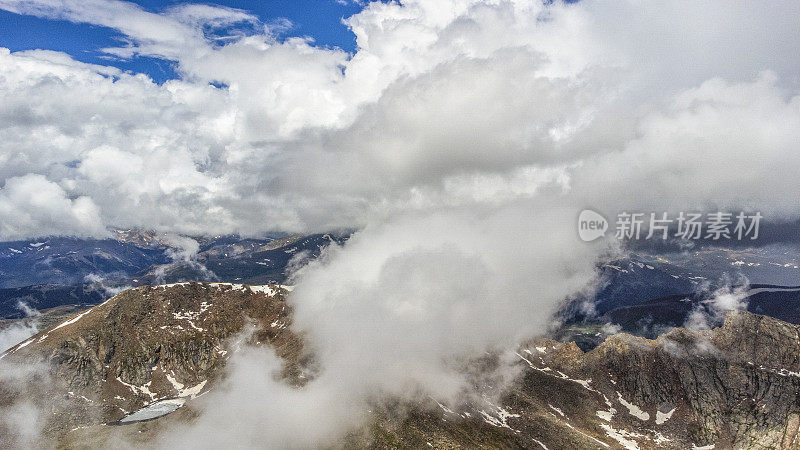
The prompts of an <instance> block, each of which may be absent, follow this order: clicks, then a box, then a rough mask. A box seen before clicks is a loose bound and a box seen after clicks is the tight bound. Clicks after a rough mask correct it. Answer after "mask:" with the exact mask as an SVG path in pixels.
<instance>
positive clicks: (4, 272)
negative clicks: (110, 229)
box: [0, 237, 171, 288]
mask: <svg viewBox="0 0 800 450" xmlns="http://www.w3.org/2000/svg"><path fill="white" fill-rule="evenodd" d="M167 249H168V247H166V246H163V245H146V246H142V245H141V244H138V243H133V242H126V241H121V240H115V239H102V240H99V239H77V238H66V237H52V238H46V239H41V240H37V241H15V242H0V288H13V287H22V286H31V285H40V284H50V285H75V284H80V283H83V282H84V281H85V278H86V276H87V275H89V274H95V275H97V276H100V277H104V278H125V277H129V276H132V275H134V274H136V273H137V272H139V271H141V270H143V269H145V268H147V267H150V266H152V265H155V264H166V263H168V262H170V261H171V259H170V258H169V257H168V256H167V254H166V250H167Z"/></svg>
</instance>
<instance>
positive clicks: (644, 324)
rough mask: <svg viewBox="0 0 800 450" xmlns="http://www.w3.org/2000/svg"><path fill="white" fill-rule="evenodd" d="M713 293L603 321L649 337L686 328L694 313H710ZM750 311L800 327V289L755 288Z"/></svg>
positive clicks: (640, 307)
mask: <svg viewBox="0 0 800 450" xmlns="http://www.w3.org/2000/svg"><path fill="white" fill-rule="evenodd" d="M711 295H712V294H710V293H707V292H706V293H691V292H689V293H686V294H684V295H672V296H668V297H663V298H656V299H651V300H647V301H643V302H640V303H636V304H632V305H626V306H620V307H617V308H614V309H612V310H609V311H606V312H605V314H604V315H603V316H602V317H601V321H605V322H611V323H614V324H617V325H620V326H621V327H622V329H623V330H625V331H627V332H629V333H633V334H637V335H641V336H648V337H655V336H658V335H659V334H660V333H661V332H663V331H665V330H666V329H668V328H670V327H680V326H683V325H684V324H685V323H686V322H687V320H688V319H689V315H690V314H691V313H692V311H695V310H699V311H701V312H708V314H711V312H710V311H707V309H708V308H709V305H708V304H707V301H708V300H709V298H710V297H711ZM743 300H744V301H746V302H747V310H748V311H750V312H753V313H756V314H762V315H765V316H770V317H774V318H776V319H780V320H783V321H786V322H789V323H792V324H796V325H797V324H800V286H773V285H762V284H754V285H750V286H749V289H748V290H747V291H746V297H745V298H744V299H743Z"/></svg>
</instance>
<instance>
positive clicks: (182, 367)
mask: <svg viewBox="0 0 800 450" xmlns="http://www.w3.org/2000/svg"><path fill="white" fill-rule="evenodd" d="M286 292H287V288H286V287H282V286H246V285H237V284H225V283H180V284H175V285H167V286H143V287H139V288H135V289H131V290H128V291H125V292H123V293H121V294H119V295H117V296H115V297H113V298H112V299H110V300H108V301H106V302H105V303H102V304H100V305H98V306H95V307H93V308H91V309H89V310H86V311H84V312H81V313H79V314H77V315H74V316H73V317H71V318H69V319H68V320H66V321H64V322H61V323H60V324H58V325H56V326H53V327H51V328H48V329H46V330H44V331H42V332H40V333H39V334H37V335H36V336H33V337H32V338H30V339H28V340H26V341H24V342H22V343H20V344H18V345H16V346H15V347H12V348H11V349H9V350H8V351H7V352H6V353H5V354H3V355H2V356H0V358H2V361H0V362H2V363H3V364H4V366H3V368H4V369H5V370H10V369H13V368H14V367H24V368H25V370H28V371H31V370H32V373H30V374H29V375H28V376H26V377H25V380H26V381H25V383H23V384H22V385H20V384H19V383H17V384H14V385H8V383H6V385H5V386H4V385H3V383H1V382H0V405H2V404H3V403H5V404H8V403H11V402H13V401H15V400H18V399H20V398H23V399H32V400H33V401H34V402H35V404H36V406H37V407H39V408H40V409H42V410H45V411H48V412H50V414H49V416H48V418H47V423H46V424H44V435H45V437H46V438H48V439H54V440H59V439H61V438H63V437H64V436H65V435H66V434H67V433H68V432H69V431H70V430H73V429H75V428H78V427H85V426H90V425H96V424H99V423H108V422H114V421H117V420H120V419H121V418H123V417H124V416H125V415H126V414H127V413H129V412H132V411H135V410H137V409H139V408H141V407H143V406H145V405H147V404H150V403H152V402H154V401H157V400H160V399H164V398H174V397H177V398H193V397H196V396H197V395H201V394H202V393H203V392H204V391H205V390H206V389H207V388H208V387H209V386H210V385H211V384H212V383H213V382H214V380H215V379H216V378H217V377H219V376H220V375H221V369H222V367H223V366H224V363H225V360H226V359H227V357H228V356H229V354H230V352H231V351H232V348H231V347H230V346H235V345H237V344H236V340H235V339H234V338H235V337H236V336H237V334H239V333H241V332H243V331H245V330H248V329H251V328H252V329H253V330H254V332H253V334H252V337H251V339H254V340H255V341H257V342H263V343H268V344H270V345H272V346H274V347H275V348H276V349H277V352H278V354H279V355H281V356H282V357H284V358H286V359H287V360H289V361H296V360H297V359H298V358H299V355H300V352H301V349H302V346H301V342H300V340H299V339H298V338H297V337H296V336H295V335H293V334H292V333H291V332H290V331H289V330H288V328H287V323H288V314H289V310H288V308H287V307H286V304H285V302H284V296H285V294H286ZM287 376H296V374H295V373H294V372H293V368H292V367H291V366H287ZM1 379H2V377H0V380H1ZM0 435H2V431H1V430H0Z"/></svg>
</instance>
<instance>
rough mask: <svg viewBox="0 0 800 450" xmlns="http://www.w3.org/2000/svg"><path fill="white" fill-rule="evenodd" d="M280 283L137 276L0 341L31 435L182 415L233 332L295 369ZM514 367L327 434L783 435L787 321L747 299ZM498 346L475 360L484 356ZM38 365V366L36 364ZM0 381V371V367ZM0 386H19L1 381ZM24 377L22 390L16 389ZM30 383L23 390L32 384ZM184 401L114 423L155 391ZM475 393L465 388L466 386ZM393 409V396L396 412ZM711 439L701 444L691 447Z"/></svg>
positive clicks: (461, 439) (649, 442) (295, 350)
mask: <svg viewBox="0 0 800 450" xmlns="http://www.w3.org/2000/svg"><path fill="white" fill-rule="evenodd" d="M286 293H287V290H286V288H283V287H280V286H263V287H256V286H253V287H251V286H245V285H231V284H214V283H183V284H178V285H172V286H154V287H151V286H146V287H139V288H136V289H133V290H130V291H126V292H124V293H122V294H119V295H117V296H116V297H114V298H113V299H111V300H110V301H108V302H106V303H104V304H102V305H99V306H96V307H94V308H93V309H91V310H88V311H87V312H83V313H81V314H79V315H77V316H74V317H72V318H70V319H68V320H67V321H65V322H62V323H61V324H59V325H57V326H55V327H52V328H50V329H48V330H46V331H44V332H42V333H40V334H39V335H37V336H35V337H34V338H32V339H30V340H28V341H25V342H23V343H21V344H19V345H17V346H16V347H15V348H12V349H11V350H10V351H9V352H8V353H7V354H6V355H5V356H4V357H3V361H2V362H3V363H19V362H26V363H28V364H29V366H30V363H31V362H34V363H40V364H41V367H43V369H42V370H40V371H39V372H37V373H36V374H34V376H31V377H29V378H28V379H32V380H33V379H35V380H38V381H37V382H36V384H37V386H39V388H41V386H43V385H44V386H47V388H46V389H45V390H44V392H45V394H46V395H37V396H35V398H36V399H37V400H36V401H37V402H39V406H41V407H44V408H49V409H48V411H51V412H52V417H50V418H49V419H48V424H47V427H46V434H45V436H46V438H47V439H49V441H47V442H59V443H60V444H61V446H63V447H66V448H85V447H96V446H100V445H109V442H112V441H109V439H110V438H111V437H112V436H117V437H119V436H124V439H125V440H126V442H133V443H138V444H142V445H148V444H150V443H152V442H153V439H156V437H157V435H158V431H159V430H160V429H161V428H162V427H163V426H165V424H169V423H174V422H176V421H177V422H181V421H191V420H193V417H194V412H193V410H192V401H191V399H192V398H193V397H195V396H197V395H202V393H203V392H205V391H207V390H208V389H213V387H214V385H215V383H216V382H217V381H218V380H219V379H220V377H221V376H223V372H222V368H223V366H224V364H225V361H226V360H227V357H228V356H229V355H230V354H231V352H234V351H235V348H236V342H237V341H236V339H235V338H236V336H240V335H241V331H242V330H244V329H246V328H248V324H251V323H252V324H253V327H254V328H255V329H256V330H257V331H256V333H255V334H254V336H253V338H252V342H253V343H260V344H262V345H271V346H274V347H275V348H276V349H277V352H278V354H279V355H280V356H281V357H283V358H284V360H285V361H286V370H285V375H286V376H287V377H288V378H289V381H290V382H292V383H295V384H302V379H303V377H304V375H303V374H302V369H301V368H302V367H303V366H304V365H305V363H306V362H307V357H306V356H305V355H304V353H303V347H302V341H301V338H300V337H299V336H297V335H295V334H293V333H291V331H290V330H289V328H288V324H289V321H290V320H291V315H290V311H289V309H288V308H287V306H286V304H285V295H286ZM510 355H511V356H512V357H513V358H514V360H515V361H516V362H515V363H514V365H515V367H516V368H517V369H518V371H519V373H518V376H517V378H516V380H515V381H514V382H513V383H512V385H511V386H510V388H507V389H505V390H504V391H503V392H502V393H501V394H500V395H495V394H497V392H495V390H494V389H493V388H492V383H491V382H486V380H483V381H480V380H481V379H480V378H477V379H476V380H477V381H476V388H477V389H478V390H479V391H481V392H483V393H484V394H485V395H483V396H477V397H472V399H471V400H470V401H465V402H463V403H461V404H455V405H442V404H437V403H436V402H435V401H433V400H420V401H419V402H417V403H413V404H399V403H398V402H393V401H392V400H389V401H387V403H386V404H383V405H376V408H375V409H374V418H373V420H372V422H371V423H370V424H369V425H368V426H367V427H366V428H365V429H363V430H354V432H353V433H352V434H351V435H349V436H348V437H347V438H346V440H345V441H344V442H341V443H332V446H343V447H362V448H420V447H428V446H433V447H437V448H439V447H441V448H549V449H559V448H628V449H634V448H692V447H693V446H696V447H703V446H712V445H715V446H716V448H781V449H784V448H797V445H798V436H797V435H798V425H800V396H799V394H798V393H799V392H800V327H798V326H796V325H792V324H789V323H786V322H782V321H780V320H777V319H773V318H769V317H764V316H759V315H755V314H752V313H747V312H739V313H731V314H730V315H729V316H728V317H727V319H726V321H725V323H724V325H723V326H721V327H719V328H717V329H714V330H709V331H702V332H689V331H686V330H684V329H680V328H679V329H675V330H673V331H671V332H669V333H668V334H665V335H662V336H660V337H658V339H655V340H648V339H643V338H639V337H634V336H631V335H628V334H618V335H613V336H610V337H608V338H607V339H605V341H604V342H602V343H601V344H600V345H599V346H598V347H596V348H594V349H593V350H591V351H589V352H583V351H581V350H580V349H579V348H578V347H577V346H576V345H575V343H573V342H567V343H563V342H557V341H554V340H549V339H537V340H534V341H531V342H529V343H526V344H524V345H521V346H520V347H519V348H517V349H513V350H511V351H510ZM500 360H501V358H500V355H487V356H485V357H483V358H480V359H478V360H476V362H475V364H476V367H486V368H489V367H492V366H493V365H496V364H498V361H500ZM37 377H38V378H37ZM0 384H2V383H0ZM3 392H4V395H5V400H4V401H6V402H10V401H12V400H14V396H15V395H16V396H17V398H19V396H21V395H26V394H27V393H26V392H24V391H19V390H17V391H14V390H13V389H11V388H8V387H5V388H4V391H3ZM31 392H34V391H31ZM36 392H39V391H36ZM176 397H177V398H179V399H180V404H181V405H182V404H183V402H184V401H186V406H185V407H183V408H180V409H179V410H178V411H177V412H175V413H172V414H169V415H167V416H164V417H162V418H159V419H156V420H153V421H148V422H139V423H133V424H131V425H124V426H118V427H108V426H105V427H103V426H98V424H102V423H107V422H113V421H118V420H120V419H121V418H123V417H124V416H125V415H126V413H127V412H131V411H135V410H137V409H139V408H142V407H143V406H146V405H148V404H154V403H156V402H157V401H158V400H161V399H169V398H176ZM476 399H477V400H476ZM399 411H402V413H401V412H399ZM707 448H711V447H707Z"/></svg>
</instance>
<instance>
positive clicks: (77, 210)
mask: <svg viewBox="0 0 800 450" xmlns="http://www.w3.org/2000/svg"><path fill="white" fill-rule="evenodd" d="M0 7H2V8H5V9H9V10H11V11H15V12H20V13H27V14H35V15H39V16H42V17H48V18H61V19H67V20H72V21H79V22H87V23H94V24H99V25H103V26H108V27H112V28H115V29H117V30H119V32H121V33H123V34H125V35H126V36H127V39H128V44H127V45H126V46H125V47H124V48H116V49H107V51H108V52H109V53H110V54H113V55H117V56H130V55H131V54H139V55H145V56H155V57H160V58H167V59H171V60H174V61H175V62H177V64H178V70H179V72H180V73H181V74H182V75H183V79H182V80H174V81H169V82H166V83H164V84H163V85H156V84H154V83H152V82H151V81H150V80H149V79H147V78H146V77H144V76H142V75H133V74H127V73H121V72H120V71H118V70H116V69H113V68H109V67H100V66H92V65H86V64H82V63H79V62H76V61H74V60H72V59H71V58H69V57H68V56H66V55H64V54H59V53H53V52H47V51H27V52H17V53H13V54H12V53H10V52H8V51H1V52H0V99H1V100H2V101H0V118H2V120H0V179H2V180H3V181H2V183H3V187H2V194H0V198H1V199H2V201H0V205H2V208H3V218H4V224H3V226H2V227H0V238H6V239H11V238H20V237H21V236H23V235H27V236H29V237H33V236H37V235H47V234H54V233H63V234H80V235H101V234H102V233H103V228H104V227H106V226H110V225H116V226H126V227H127V226H139V227H145V228H158V229H161V230H165V231H172V232H179V233H228V232H240V233H244V234H258V233H262V232H264V231H268V230H287V231H289V230H291V231H308V230H322V229H326V228H332V227H351V226H362V225H365V224H367V223H369V222H370V221H371V220H373V218H374V217H376V216H379V217H380V216H384V215H386V214H389V215H391V214H394V213H395V212H397V211H404V210H408V209H417V210H424V209H430V208H436V207H438V206H440V205H441V204H452V202H459V203H480V204H485V203H497V202H498V201H505V200H508V199H509V198H516V197H529V196H531V195H533V193H534V185H535V184H536V181H538V180H532V179H531V178H532V175H531V174H541V173H542V172H543V171H550V174H551V176H555V177H560V179H562V181H563V180H569V181H570V183H568V184H570V185H574V189H573V191H574V194H575V196H576V197H578V196H580V197H582V199H581V200H582V201H583V202H588V203H596V204H597V207H607V208H610V209H614V208H616V207H627V208H634V207H643V206H647V207H656V206H661V203H663V204H664V205H665V206H670V207H681V206H683V205H687V204H691V205H687V206H686V207H689V206H694V204H697V203H703V202H705V203H711V202H713V203H720V204H721V203H725V204H728V203H734V202H736V203H740V204H742V205H744V206H748V207H750V206H754V205H758V206H760V205H762V204H763V205H764V206H763V207H765V208H766V207H769V208H770V209H774V211H775V213H776V214H791V213H792V211H793V208H791V207H790V206H789V205H788V203H789V202H785V204H784V205H783V207H782V206H781V205H780V203H781V202H782V201H783V200H782V198H783V196H775V195H772V194H773V193H774V192H776V191H778V192H782V193H786V198H789V197H790V194H795V193H796V189H797V187H796V186H797V183H794V174H795V173H796V169H797V164H798V162H797V160H798V158H797V156H796V151H794V149H793V148H792V143H793V142H797V137H798V133H800V130H798V115H800V113H798V102H799V101H798V100H797V98H798V97H797V93H798V86H799V85H800V82H798V77H797V69H796V68H797V67H798V66H800V61H798V59H800V57H798V56H797V52H796V51H794V49H795V48H796V43H797V42H796V40H797V37H796V27H795V25H796V24H797V22H798V20H797V19H798V17H800V11H798V9H800V7H798V5H797V4H796V2H789V1H787V2H779V1H776V2H770V6H769V7H766V6H765V7H760V8H753V7H752V5H751V4H748V3H747V2H729V3H728V4H726V5H725V7H724V8H721V7H720V6H719V5H715V4H712V3H711V2H688V1H687V2H679V3H674V2H658V1H651V2H644V3H633V2H604V1H599V0H598V1H585V2H579V3H578V4H571V5H562V4H559V3H554V4H550V5H543V4H542V3H541V2H537V1H523V0H520V1H504V2H482V1H457V2H456V1H454V2H439V1H436V2H433V1H422V0H417V1H409V2H404V4H403V5H402V6H401V5H399V4H396V3H374V4H370V5H369V6H367V7H366V8H365V10H364V11H363V12H361V13H360V14H358V15H356V16H354V17H352V18H350V19H348V24H349V25H350V26H351V28H352V30H353V32H354V33H356V36H357V42H358V45H359V48H358V51H357V52H356V53H355V54H353V55H348V54H346V53H344V52H342V51H339V50H336V49H325V48H317V47H314V46H313V44H312V43H310V42H309V41H306V40H303V39H298V38H292V39H287V40H285V41H279V40H278V39H277V38H276V37H275V35H274V34H273V32H274V29H270V28H269V27H267V26H265V25H263V24H262V23H260V22H259V21H258V19H257V18H255V17H253V16H251V15H249V14H247V13H246V12H243V11H238V10H231V9H228V8H216V7H211V6H201V5H183V6H180V7H175V8H171V9H168V10H165V11H163V12H161V13H160V14H156V13H152V12H147V11H144V10H142V9H140V8H139V7H138V6H136V5H133V4H130V3H125V2H119V1H108V0H97V1H93V2H57V3H51V2H44V1H12V0H4V1H3V2H0ZM122 18H124V20H123V19H122ZM766 30H769V32H766ZM211 31H214V32H211ZM210 81H215V82H218V83H224V85H225V86H227V88H225V87H224V88H215V87H213V86H211V85H209V84H208V83H209V82H210ZM555 172H558V173H555ZM34 174H35V175H37V176H39V178H24V177H31V176H32V175H34ZM533 178H538V177H537V176H533ZM34 180H36V181H34ZM764 180H767V181H768V185H766V186H763V185H762V184H761V183H762V182H763V181H764ZM648 181H653V183H647V182H648ZM44 183H50V184H51V185H52V186H51V187H50V188H49V189H48V192H50V194H48V200H47V201H43V202H42V203H43V204H37V205H36V206H35V207H32V206H30V203H31V202H28V201H26V200H25V198H26V197H25V196H26V194H25V193H24V192H22V190H26V191H33V190H37V189H38V187H39V186H40V185H42V184H44ZM643 183H644V184H648V190H651V191H652V194H651V195H640V193H637V194H635V195H625V192H630V191H636V190H638V189H641V186H642V184H643ZM651 184H652V185H651ZM57 188H60V190H59V189H57ZM608 189H611V190H612V191H614V192H615V193H616V192H619V193H620V195H623V198H622V199H621V200H620V201H617V200H615V201H614V202H616V203H619V204H610V203H614V202H609V201H607V198H608V197H609V196H605V197H603V196H598V195H596V194H595V193H596V192H598V190H599V191H600V192H605V191H606V190H608ZM733 189H736V190H737V191H740V190H742V189H743V190H744V191H745V192H739V193H738V194H737V195H733V193H732V190H733ZM12 197H13V198H12ZM615 197H616V196H615ZM776 203H777V204H776ZM31 209H35V210H36V211H38V213H34V212H33V211H31ZM51 213H52V218H48V215H49V214H51ZM6 222H7V223H6Z"/></svg>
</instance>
